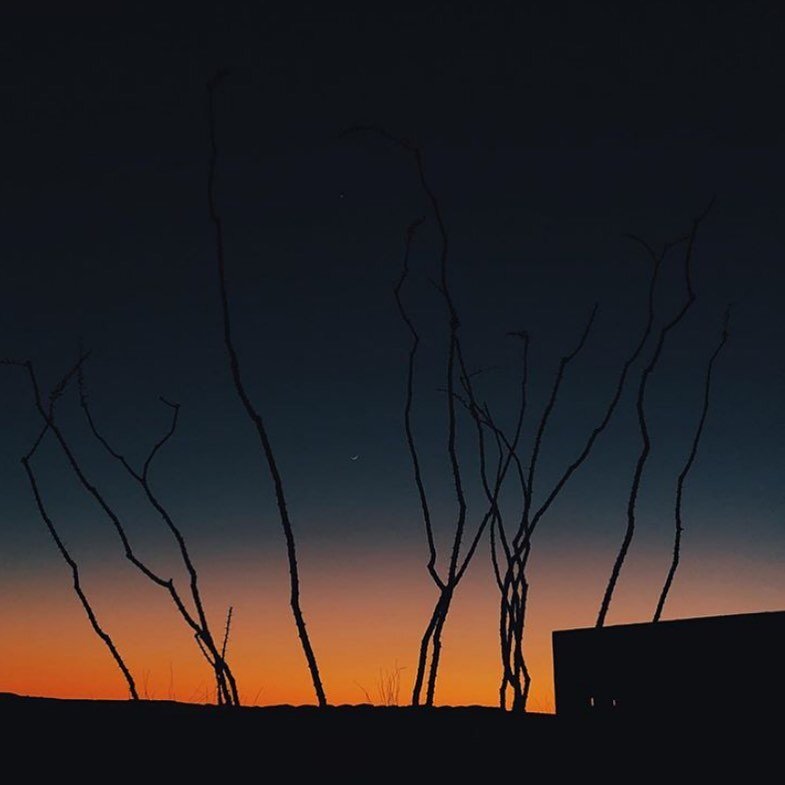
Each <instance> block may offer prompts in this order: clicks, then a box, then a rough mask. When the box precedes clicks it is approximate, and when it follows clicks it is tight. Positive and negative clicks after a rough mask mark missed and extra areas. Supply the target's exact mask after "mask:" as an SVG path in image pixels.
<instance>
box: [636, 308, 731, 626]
mask: <svg viewBox="0 0 785 785" xmlns="http://www.w3.org/2000/svg"><path fill="white" fill-rule="evenodd" d="M729 320H730V310H728V311H726V313H725V324H724V326H723V329H722V336H721V337H720V341H719V343H718V344H717V347H716V348H715V349H714V352H713V353H712V355H711V357H710V358H709V362H708V365H707V366H706V376H705V378H704V381H703V406H702V408H701V416H700V419H699V420H698V427H697V428H696V429H695V434H694V436H693V437H692V444H691V446H690V451H689V454H688V455H687V460H686V461H685V463H684V466H683V467H682V470H681V472H680V473H679V478H678V480H677V481H676V506H675V508H674V521H675V524H676V531H675V533H674V538H673V556H672V558H671V564H670V567H669V569H668V574H667V576H666V578H665V583H664V584H663V587H662V591H661V592H660V596H659V599H658V600H657V608H656V609H655V611H654V618H653V619H652V621H659V620H660V617H661V616H662V611H663V608H664V607H665V601H666V600H667V599H668V592H669V591H670V588H671V585H672V584H673V578H674V576H675V575H676V570H677V569H678V567H679V558H680V556H681V535H682V532H683V531H684V525H683V520H682V514H681V507H682V500H683V497H684V483H685V482H686V480H687V475H688V474H689V473H690V470H691V469H692V466H693V464H694V463H695V457H696V456H697V454H698V447H699V446H700V441H701V436H702V435H703V428H704V426H705V425H706V418H707V416H708V414H709V400H710V396H711V377H712V372H713V370H714V362H715V360H716V359H717V357H718V356H719V353H720V352H721V351H722V349H723V347H724V346H725V344H726V343H727V341H728V322H729Z"/></svg>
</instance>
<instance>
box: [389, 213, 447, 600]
mask: <svg viewBox="0 0 785 785" xmlns="http://www.w3.org/2000/svg"><path fill="white" fill-rule="evenodd" d="M424 220H425V219H424V218H419V219H417V220H416V221H413V222H412V223H411V224H410V225H409V227H408V229H407V230H406V244H405V247H404V255H403V268H402V270H401V275H400V277H399V278H398V282H397V283H396V285H395V289H394V290H393V291H394V294H395V303H396V305H397V306H398V313H399V314H400V315H401V319H402V320H403V322H404V324H406V327H407V328H408V329H409V333H410V334H411V337H412V342H411V345H410V347H409V359H408V365H407V371H406V400H405V403H404V413H403V422H404V431H405V433H406V444H407V446H408V448H409V457H410V458H411V462H412V468H413V470H414V482H415V485H416V486H417V495H418V497H419V499H420V508H421V510H422V518H423V524H424V525H425V537H426V540H427V542H428V564H427V569H428V573H429V574H430V576H431V578H432V579H433V581H434V583H435V584H436V585H437V586H438V587H439V588H440V589H443V588H444V581H443V580H442V578H441V576H440V575H439V573H438V571H437V569H436V542H435V540H434V536H433V524H432V522H431V510H430V506H429V504H428V496H427V493H426V490H425V482H424V480H423V476H422V469H421V468H420V456H419V452H418V450H417V444H416V441H415V437H414V429H413V427H412V408H413V405H414V371H415V363H416V358H417V352H418V349H419V346H420V335H419V333H418V331H417V328H416V327H415V326H414V322H413V321H412V319H411V317H410V316H409V313H408V311H407V310H406V307H405V306H404V303H403V298H402V296H401V291H402V290H403V286H404V284H405V283H406V279H407V278H408V276H409V253H410V251H411V245H412V241H413V239H414V234H415V232H416V231H417V228H418V227H419V226H420V225H421V224H422V222H423V221H424Z"/></svg>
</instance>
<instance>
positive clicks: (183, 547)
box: [78, 365, 240, 706]
mask: <svg viewBox="0 0 785 785" xmlns="http://www.w3.org/2000/svg"><path fill="white" fill-rule="evenodd" d="M78 380H79V403H80V405H81V407H82V411H83V412H84V414H85V418H86V419H87V422H88V425H89V426H90V430H91V431H92V433H93V435H94V436H95V438H96V439H97V440H98V442H99V443H100V444H101V445H102V446H103V447H104V449H105V450H106V451H107V452H108V453H109V454H110V455H111V456H112V457H113V458H115V459H116V460H117V461H118V462H119V463H120V464H121V465H122V466H123V467H124V468H125V470H126V471H127V472H128V474H129V475H130V476H131V477H133V478H134V480H136V481H137V482H138V483H139V485H140V486H141V488H142V490H143V491H144V494H145V496H146V497H147V500H148V501H149V502H150V504H151V505H152V506H153V508H154V509H155V510H156V512H157V513H158V514H159V515H160V517H161V519H162V520H163V522H164V524H165V525H166V527H167V528H168V529H169V531H170V532H171V534H172V536H173V537H174V539H175V541H176V542H177V546H178V549H179V551H180V557H181V559H182V561H183V564H184V565H185V568H186V570H187V572H188V576H189V580H190V589H191V597H192V599H193V603H194V607H195V608H196V613H197V616H198V619H199V627H200V630H199V632H198V633H197V635H198V636H199V638H201V640H202V641H203V642H204V645H205V648H206V650H207V651H208V652H209V655H210V656H209V657H208V656H207V655H205V657H206V659H207V661H208V662H209V663H210V665H211V666H212V667H213V669H214V670H215V675H216V682H217V686H218V694H219V696H221V697H222V698H223V700H224V702H225V703H227V704H229V705H235V706H239V705H240V701H239V695H238V691H237V684H236V682H235V678H234V675H233V673H232V671H231V669H230V668H229V665H228V664H227V663H226V661H225V659H224V657H223V656H222V655H221V654H220V653H219V652H218V649H217V647H216V645H215V642H214V641H213V636H212V633H211V632H210V627H209V624H208V621H207V614H206V613H205V610H204V604H203V602H202V596H201V592H200V590H199V578H198V574H197V571H196V567H195V566H194V563H193V560H192V559H191V555H190V553H189V551H188V546H187V544H186V541H185V537H184V535H183V533H182V532H181V531H180V529H179V527H178V526H177V525H176V524H175V523H174V521H173V520H172V517H171V515H170V514H169V512H168V510H167V509H166V508H165V507H164V506H163V504H162V503H161V501H160V500H159V499H158V497H157V496H156V495H155V494H154V493H153V490H152V488H151V487H150V482H149V476H150V467H151V465H152V461H153V459H154V458H155V456H156V455H157V454H158V452H159V450H160V449H161V448H162V447H163V446H164V445H165V444H166V443H167V442H168V441H169V439H171V438H172V436H173V435H174V432H175V430H176V428H177V422H178V417H179V414H180V405H179V404H176V403H172V402H170V401H168V400H166V399H165V398H163V397H161V398H160V401H161V403H163V404H164V405H165V406H166V407H167V408H169V409H170V410H171V412H172V420H171V424H170V426H169V428H168V430H167V431H166V433H165V434H164V435H163V436H162V437H161V438H160V439H159V440H158V441H157V442H156V443H155V444H154V445H153V447H152V449H151V450H150V453H149V454H148V456H147V458H146V459H145V461H144V464H143V466H142V471H141V472H139V471H136V470H135V469H134V468H133V467H132V466H131V464H130V463H129V462H128V461H127V460H126V459H125V457H124V456H123V455H121V454H120V453H119V452H117V451H116V450H115V449H114V448H113V447H112V446H111V445H110V444H109V442H108V441H107V439H106V438H105V437H104V436H103V434H102V433H101V432H100V431H99V430H98V426H97V425H96V423H95V420H94V418H93V415H92V412H91V410H90V405H89V401H88V397H87V392H86V387H85V380H84V373H83V370H82V366H81V365H80V366H79V371H78ZM203 653H204V652H203Z"/></svg>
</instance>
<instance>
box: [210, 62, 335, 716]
mask: <svg viewBox="0 0 785 785" xmlns="http://www.w3.org/2000/svg"><path fill="white" fill-rule="evenodd" d="M224 76H225V74H222V73H219V74H216V76H215V77H214V78H213V79H211V80H210V82H209V83H208V85H207V102H208V103H207V106H208V123H209V130H210V161H209V168H208V179H207V201H208V208H209V213H210V220H211V222H212V224H213V227H214V229H215V253H216V260H217V264H218V281H219V288H220V296H221V312H222V315H223V332H224V344H225V346H226V352H227V356H228V358H229V368H230V371H231V375H232V381H233V383H234V388H235V391H236V392H237V396H238V397H239V399H240V402H241V403H242V406H243V409H244V410H245V413H246V414H247V416H248V418H249V419H250V420H251V422H252V424H253V426H254V428H255V429H256V433H257V435H258V437H259V441H260V442H261V446H262V451H263V453H264V457H265V460H266V461H267V468H268V470H269V472H270V476H271V478H272V481H273V486H274V489H275V499H276V503H277V505H278V512H279V517H280V522H281V528H282V529H283V534H284V538H285V540H286V556H287V559H288V563H289V604H290V606H291V609H292V615H293V616H294V622H295V626H296V627H297V634H298V636H299V638H300V645H301V647H302V649H303V653H304V655H305V659H306V662H307V664H308V670H309V672H310V675H311V680H312V682H313V688H314V692H315V693H316V700H317V702H318V704H319V706H322V707H324V706H326V705H327V698H326V696H325V692H324V687H323V685H322V679H321V675H320V673H319V666H318V664H317V661H316V655H315V654H314V650H313V646H312V645H311V640H310V637H309V635H308V630H307V629H306V626H305V618H304V616H303V612H302V608H301V606H300V572H299V567H298V564H297V547H296V544H295V539H294V529H293V528H292V523H291V519H290V517H289V510H288V506H287V502H286V494H285V492H284V487H283V480H282V478H281V472H280V470H279V468H278V462H277V461H276V459H275V454H274V452H273V448H272V444H271V442H270V437H269V435H268V433H267V429H266V428H265V425H264V421H263V420H262V417H261V414H260V413H259V411H258V409H257V408H256V407H255V406H254V404H253V403H252V402H251V399H250V397H249V395H248V392H247V390H246V388H245V382H244V381H243V375H242V372H241V369H240V360H239V357H238V354H237V350H236V348H235V345H234V339H233V337H232V321H231V311H230V308H229V295H228V289H227V281H226V262H225V254H224V235H223V222H222V219H221V216H220V213H219V212H218V207H217V203H216V198H215V180H216V175H217V166H218V143H217V137H216V122H215V95H216V92H217V90H218V87H219V85H220V83H221V81H222V79H223V77H224Z"/></svg>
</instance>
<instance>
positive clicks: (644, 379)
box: [595, 204, 711, 627]
mask: <svg viewBox="0 0 785 785" xmlns="http://www.w3.org/2000/svg"><path fill="white" fill-rule="evenodd" d="M710 208H711V204H710V205H709V207H708V208H707V210H706V211H705V212H704V213H703V215H701V216H700V217H699V218H696V219H695V220H694V221H693V224H692V230H691V231H690V235H689V238H688V240H687V248H686V250H685V254H684V281H685V287H686V290H687V297H686V299H685V301H684V304H683V305H682V307H681V308H680V309H679V311H678V312H677V313H676V315H675V316H674V317H673V318H672V319H671V320H670V321H669V322H667V323H666V324H665V325H663V327H662V328H661V330H660V333H659V336H658V339H657V344H656V346H655V348H654V352H653V353H652V356H651V359H650V360H649V363H648V365H647V366H646V367H645V368H644V370H643V373H642V374H641V380H640V383H639V385H638V396H637V400H636V410H637V413H638V428H639V431H640V435H641V450H640V453H639V454H638V460H637V462H636V464H635V472H634V474H633V478H632V485H631V487H630V495H629V499H628V501H627V527H626V530H625V532H624V539H623V540H622V544H621V547H620V548H619V552H618V554H617V555H616V560H615V561H614V563H613V568H612V570H611V575H610V578H609V579H608V585H607V586H606V588H605V593H604V595H603V598H602V603H601V604H600V610H599V613H598V614H597V622H596V625H595V626H597V627H602V626H604V624H605V619H606V617H607V615H608V610H609V608H610V604H611V600H612V599H613V593H614V591H615V589H616V584H617V583H618V580H619V574H620V573H621V568H622V565H623V564H624V560H625V559H626V557H627V552H628V551H629V548H630V544H631V543H632V539H633V536H634V534H635V517H636V515H635V514H636V504H637V500H638V493H639V490H640V484H641V478H642V477H643V470H644V468H645V466H646V463H647V461H648V458H649V452H650V450H651V439H650V437H649V429H648V423H647V421H646V389H647V387H648V383H649V379H650V377H651V375H652V374H653V373H654V371H655V369H656V367H657V364H658V362H659V359H660V356H661V354H662V349H663V347H664V345H665V341H666V339H667V337H668V334H669V333H670V332H671V331H672V330H673V329H674V328H675V327H676V326H678V324H679V323H680V322H681V321H682V319H683V318H684V317H685V316H686V314H687V312H688V311H689V310H690V308H691V307H692V305H693V303H694V302H695V291H694V289H693V286H692V255H693V250H694V247H695V236H696V234H697V232H698V227H699V225H700V222H701V220H702V219H703V217H704V216H705V215H706V214H707V213H708V210H709V209H710Z"/></svg>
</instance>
